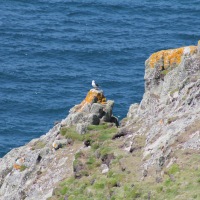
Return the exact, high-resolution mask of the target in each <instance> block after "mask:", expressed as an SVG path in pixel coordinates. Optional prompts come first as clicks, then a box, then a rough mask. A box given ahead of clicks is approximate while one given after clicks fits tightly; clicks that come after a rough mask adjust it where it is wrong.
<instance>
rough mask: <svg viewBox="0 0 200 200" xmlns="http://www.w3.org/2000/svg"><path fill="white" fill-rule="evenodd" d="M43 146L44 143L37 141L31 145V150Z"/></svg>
mask: <svg viewBox="0 0 200 200" xmlns="http://www.w3.org/2000/svg"><path fill="white" fill-rule="evenodd" d="M44 147H45V143H44V142H42V141H37V142H36V143H35V144H34V145H33V146H32V150H36V149H43V148H44Z"/></svg>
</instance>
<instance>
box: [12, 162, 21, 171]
mask: <svg viewBox="0 0 200 200" xmlns="http://www.w3.org/2000/svg"><path fill="white" fill-rule="evenodd" d="M13 168H14V169H16V170H20V169H21V165H18V164H16V163H15V164H14V165H13Z"/></svg>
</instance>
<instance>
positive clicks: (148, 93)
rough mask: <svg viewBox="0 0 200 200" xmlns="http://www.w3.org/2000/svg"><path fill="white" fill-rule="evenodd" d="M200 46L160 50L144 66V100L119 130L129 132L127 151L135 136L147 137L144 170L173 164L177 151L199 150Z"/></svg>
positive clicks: (128, 115)
mask: <svg viewBox="0 0 200 200" xmlns="http://www.w3.org/2000/svg"><path fill="white" fill-rule="evenodd" d="M199 46H200V45H199ZM199 46H198V47H197V46H191V47H183V48H179V49H173V50H164V51H160V52H157V53H154V54H153V55H151V56H150V57H149V59H147V61H146V63H145V64H146V71H145V93H144V96H143V99H142V101H141V103H140V104H133V105H131V106H130V109H129V112H128V114H127V118H126V120H124V122H123V124H125V125H124V127H123V128H122V130H123V131H124V130H126V131H127V132H129V133H130V132H131V134H130V135H132V139H131V140H130V138H129V140H128V141H129V150H130V149H131V148H133V146H134V137H135V136H137V135H144V136H145V137H146V143H145V146H144V147H143V148H144V149H143V160H145V162H144V164H143V167H144V168H145V169H146V170H147V169H149V170H150V169H151V168H153V169H154V170H156V169H158V168H160V169H162V168H163V167H164V166H167V165H168V164H169V165H170V164H173V163H174V162H176V158H175V156H173V154H174V152H175V151H176V150H177V149H184V148H188V149H194V150H199V149H200V143H199V140H200V135H199V134H200V52H199V51H198V49H199V48H200V47H199ZM130 135H129V136H130Z"/></svg>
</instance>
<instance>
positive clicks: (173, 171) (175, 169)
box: [168, 163, 180, 174]
mask: <svg viewBox="0 0 200 200" xmlns="http://www.w3.org/2000/svg"><path fill="white" fill-rule="evenodd" d="M179 171H180V168H179V165H178V164H176V163H175V164H173V165H172V166H171V167H170V169H169V170H168V173H169V174H176V173H177V172H179Z"/></svg>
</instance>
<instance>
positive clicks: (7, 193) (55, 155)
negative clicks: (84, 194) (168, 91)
mask: <svg viewBox="0 0 200 200" xmlns="http://www.w3.org/2000/svg"><path fill="white" fill-rule="evenodd" d="M113 105H114V101H111V100H108V101H106V98H105V96H104V95H103V92H102V91H99V90H95V89H91V90H90V91H89V92H88V94H87V96H86V98H85V99H84V100H83V101H82V103H81V104H79V105H76V106H74V107H73V108H72V109H71V110H70V113H69V115H68V117H67V118H66V119H64V120H62V121H61V122H59V123H57V124H56V125H55V126H54V127H53V129H51V130H50V131H49V132H48V133H47V134H46V135H43V136H41V137H40V138H39V139H34V140H32V141H31V142H29V143H28V144H27V145H25V146H22V147H20V148H17V149H13V150H12V151H10V152H9V153H8V154H7V155H5V156H4V157H3V158H0V166H1V167H0V199H1V200H22V199H27V200H35V199H40V200H46V199H47V198H48V197H50V196H52V193H53V189H54V188H55V186H56V185H57V184H58V182H59V181H61V180H63V179H64V178H67V177H70V176H72V175H73V173H74V171H73V161H74V156H75V154H76V152H77V151H79V150H80V149H81V148H83V147H84V143H83V142H82V143H80V144H76V145H72V143H73V141H72V140H71V139H70V138H66V137H65V136H63V135H62V134H61V129H62V128H63V127H64V128H65V129H67V128H68V127H69V129H70V127H74V126H75V127H76V131H77V132H78V133H80V134H84V133H86V132H87V127H88V125H98V124H100V123H103V122H111V123H112V122H113V121H115V122H116V123H117V119H116V118H115V117H114V116H113V115H112V108H113ZM113 119H115V120H113Z"/></svg>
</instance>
